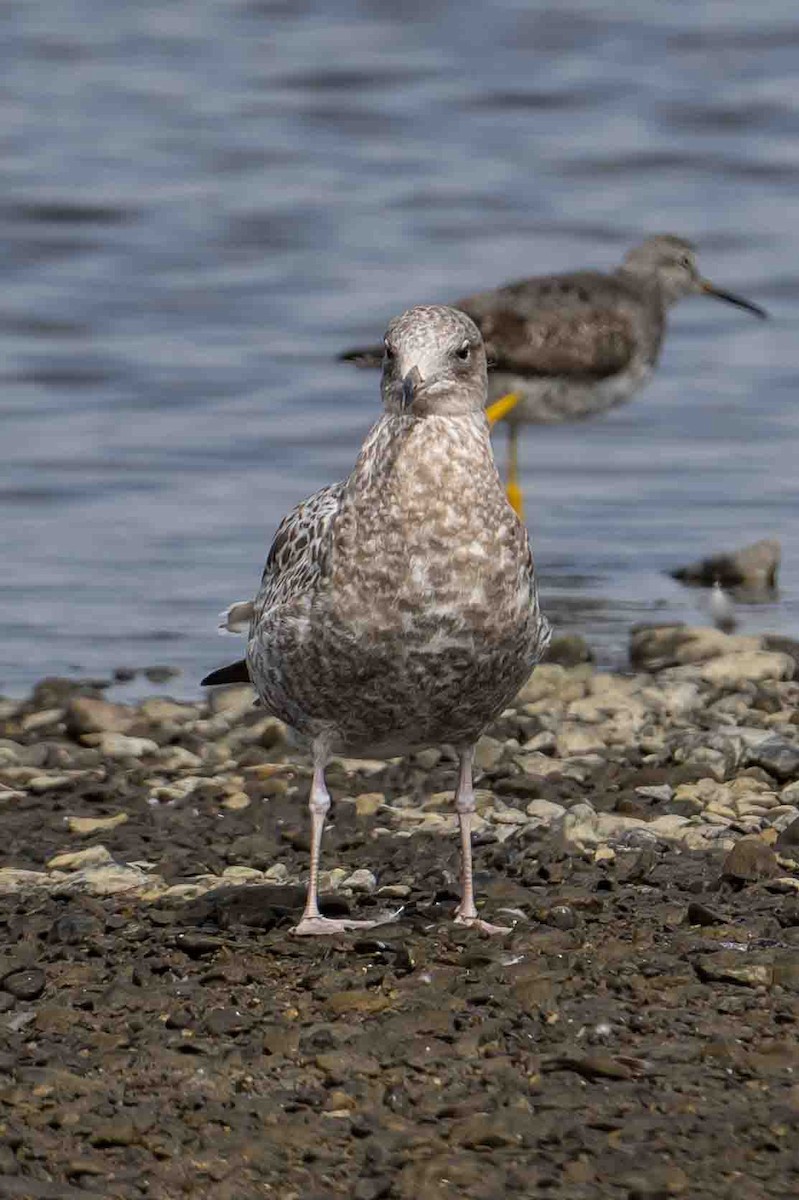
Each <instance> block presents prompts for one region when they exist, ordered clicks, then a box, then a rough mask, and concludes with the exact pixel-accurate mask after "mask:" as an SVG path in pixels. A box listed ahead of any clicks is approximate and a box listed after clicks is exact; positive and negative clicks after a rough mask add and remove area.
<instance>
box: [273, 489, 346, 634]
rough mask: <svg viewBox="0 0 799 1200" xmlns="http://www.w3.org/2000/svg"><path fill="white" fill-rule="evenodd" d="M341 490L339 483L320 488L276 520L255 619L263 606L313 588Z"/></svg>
mask: <svg viewBox="0 0 799 1200" xmlns="http://www.w3.org/2000/svg"><path fill="white" fill-rule="evenodd" d="M343 491H344V484H343V483H333V484H330V486H329V487H324V488H321V490H320V491H318V492H315V493H314V494H313V496H310V497H309V498H308V499H307V500H303V501H302V503H301V504H298V505H297V507H296V508H293V509H292V510H291V512H290V513H288V514H287V516H285V517H284V518H283V520H282V521H281V522H280V524H279V525H278V527H277V533H276V534H275V537H274V541H273V542H272V545H271V548H270V550H269V554H268V555H267V559H266V566H265V567H264V573H263V575H262V577H261V587H260V590H259V592H258V595H257V596H256V598H255V612H254V619H255V620H259V619H260V617H261V615H262V614H263V613H264V612H265V611H266V610H267V609H270V608H272V607H274V606H275V605H277V604H280V603H281V602H282V601H283V600H285V599H287V598H289V597H292V598H293V597H295V596H298V595H300V594H302V593H303V592H304V591H306V590H307V589H308V588H311V587H313V585H314V584H315V583H316V581H317V580H318V579H319V578H320V577H321V576H322V575H323V574H324V573H325V571H326V570H327V567H328V562H329V555H330V538H329V533H330V527H331V525H332V523H333V520H334V519H335V517H336V516H337V514H338V511H339V508H340V507H341V497H342V494H343Z"/></svg>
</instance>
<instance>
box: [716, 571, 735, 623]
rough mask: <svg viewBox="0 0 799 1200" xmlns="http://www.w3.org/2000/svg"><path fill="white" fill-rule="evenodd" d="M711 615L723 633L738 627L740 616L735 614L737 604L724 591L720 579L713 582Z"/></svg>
mask: <svg viewBox="0 0 799 1200" xmlns="http://www.w3.org/2000/svg"><path fill="white" fill-rule="evenodd" d="M710 615H711V617H712V618H713V624H714V625H715V626H716V629H720V630H721V631H722V633H732V632H733V630H734V629H736V628H737V625H738V618H737V617H736V615H735V605H734V604H733V602H732V600H731V599H730V597H729V596H728V595H727V593H726V592H725V591H724V588H723V587H722V584H721V580H720V579H716V580H714V582H713V590H712V591H711V593H710Z"/></svg>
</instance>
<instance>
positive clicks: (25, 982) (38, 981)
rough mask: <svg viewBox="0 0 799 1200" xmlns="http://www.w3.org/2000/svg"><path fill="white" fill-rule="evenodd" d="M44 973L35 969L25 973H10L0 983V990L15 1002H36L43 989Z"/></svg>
mask: <svg viewBox="0 0 799 1200" xmlns="http://www.w3.org/2000/svg"><path fill="white" fill-rule="evenodd" d="M45 983H46V980H45V977H44V972H43V971H40V970H39V969H38V968H37V967H32V968H30V969H29V970H26V971H12V972H11V973H10V974H9V975H6V976H5V978H4V979H3V981H2V985H0V986H2V989H3V991H4V992H8V993H9V995H11V996H14V998H15V999H17V1000H36V999H37V998H38V997H39V996H41V994H42V992H43V991H44V988H45Z"/></svg>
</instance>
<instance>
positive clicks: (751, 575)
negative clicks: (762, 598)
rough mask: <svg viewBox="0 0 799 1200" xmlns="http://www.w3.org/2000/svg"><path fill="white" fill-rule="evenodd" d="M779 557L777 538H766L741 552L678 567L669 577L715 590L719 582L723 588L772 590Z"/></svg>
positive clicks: (775, 582)
mask: <svg viewBox="0 0 799 1200" xmlns="http://www.w3.org/2000/svg"><path fill="white" fill-rule="evenodd" d="M780 555H781V547H780V543H779V542H778V541H776V539H774V538H764V539H763V540H762V541H759V542H753V543H752V545H750V546H743V547H742V548H741V549H740V550H732V551H730V552H728V553H726V554H715V555H713V556H712V557H710V558H703V559H701V561H699V562H695V563H691V564H689V565H688V566H686V567H678V568H677V569H676V570H674V571H670V572H669V574H670V575H671V577H672V578H673V579H679V580H680V581H681V582H682V583H694V584H701V585H703V586H704V587H712V586H713V584H714V583H715V582H716V580H718V582H719V583H720V584H721V585H722V587H739V586H740V585H742V584H746V585H749V586H750V587H754V588H758V589H763V590H765V591H771V590H773V589H774V588H775V587H776V586H777V572H778V571H779V566H780Z"/></svg>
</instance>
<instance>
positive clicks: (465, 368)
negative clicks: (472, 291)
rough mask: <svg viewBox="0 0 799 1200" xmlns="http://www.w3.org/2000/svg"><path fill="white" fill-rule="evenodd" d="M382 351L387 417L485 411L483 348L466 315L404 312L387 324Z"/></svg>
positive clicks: (421, 308) (428, 309)
mask: <svg viewBox="0 0 799 1200" xmlns="http://www.w3.org/2000/svg"><path fill="white" fill-rule="evenodd" d="M383 347H384V350H383V380H382V383H381V390H382V394H383V404H384V405H385V408H386V411H387V412H390V413H394V414H405V415H407V416H414V417H429V416H450V417H451V416H459V415H463V414H464V413H469V412H480V411H482V409H484V408H485V404H486V398H487V394H488V377H487V374H486V355H485V348H484V346H483V339H482V337H481V335H480V330H479V329H478V328H477V326H476V325H475V323H474V321H472V320H471V319H470V318H469V317H467V316H466V313H462V312H460V311H459V310H458V309H457V308H448V307H447V306H446V305H443V304H430V305H427V304H420V305H418V306H417V307H416V308H409V309H408V310H407V312H404V313H403V314H402V316H400V317H395V318H394V320H393V321H392V322H391V323H390V325H389V327H388V329H387V330H386V336H385V338H384V339H383Z"/></svg>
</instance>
